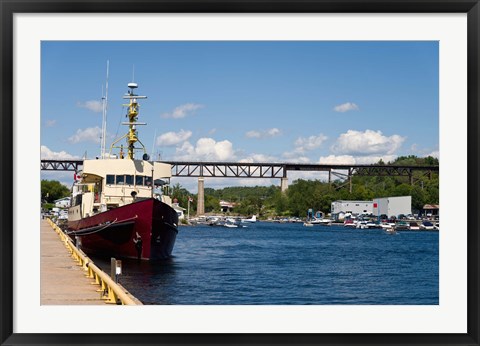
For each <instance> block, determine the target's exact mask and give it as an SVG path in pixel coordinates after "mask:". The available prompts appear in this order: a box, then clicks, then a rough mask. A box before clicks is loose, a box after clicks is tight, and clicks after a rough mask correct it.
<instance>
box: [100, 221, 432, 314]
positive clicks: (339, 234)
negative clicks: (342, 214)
mask: <svg viewBox="0 0 480 346" xmlns="http://www.w3.org/2000/svg"><path fill="white" fill-rule="evenodd" d="M438 270H439V266H438V233H437V232H426V231H421V232H412V231H404V232H399V233H398V234H396V235H390V234H386V233H385V232H384V231H382V230H357V229H347V228H344V227H342V226H330V227H328V226H314V227H304V226H303V224H301V223H296V224H278V223H267V222H257V223H256V224H251V225H249V226H248V228H225V227H211V226H196V227H181V228H180V231H179V234H178V237H177V242H176V245H175V248H174V258H172V259H171V260H169V261H166V262H161V263H140V262H137V261H123V274H122V276H121V277H120V278H119V281H120V283H121V284H122V285H124V286H125V287H126V288H127V289H128V290H129V291H130V292H131V293H132V294H133V295H134V296H136V297H137V298H138V299H140V300H141V301H142V302H143V303H144V304H193V305H207V304H214V305H221V304H229V305H232V304H249V305H254V304H255V305H256V304H283V305H284V304H295V305H303V304H316V305H320V304H349V305H355V304H381V305H386V304H388V305H391V304H402V305H426V304H438ZM108 272H109V269H108Z"/></svg>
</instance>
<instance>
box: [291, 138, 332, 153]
mask: <svg viewBox="0 0 480 346" xmlns="http://www.w3.org/2000/svg"><path fill="white" fill-rule="evenodd" d="M327 139H328V137H327V136H325V135H323V134H319V135H318V136H310V137H307V138H304V137H299V138H298V139H297V140H296V141H295V147H297V149H298V150H297V151H299V152H304V151H309V150H313V149H316V148H319V147H320V146H321V145H322V144H323V142H325V141H326V140H327Z"/></svg>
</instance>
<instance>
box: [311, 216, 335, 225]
mask: <svg viewBox="0 0 480 346" xmlns="http://www.w3.org/2000/svg"><path fill="white" fill-rule="evenodd" d="M310 222H311V223H312V224H314V225H322V226H331V225H332V220H330V219H324V218H320V219H319V218H316V217H314V218H312V220H310Z"/></svg>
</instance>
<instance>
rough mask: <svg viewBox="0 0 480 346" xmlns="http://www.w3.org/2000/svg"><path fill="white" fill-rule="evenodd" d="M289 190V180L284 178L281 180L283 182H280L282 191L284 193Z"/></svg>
mask: <svg viewBox="0 0 480 346" xmlns="http://www.w3.org/2000/svg"><path fill="white" fill-rule="evenodd" d="M287 189H288V178H287V177H283V178H281V180H280V190H281V191H282V192H285V191H287Z"/></svg>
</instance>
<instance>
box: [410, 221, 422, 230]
mask: <svg viewBox="0 0 480 346" xmlns="http://www.w3.org/2000/svg"><path fill="white" fill-rule="evenodd" d="M409 228H410V231H419V230H420V226H419V225H418V223H416V222H415V221H410V223H409Z"/></svg>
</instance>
